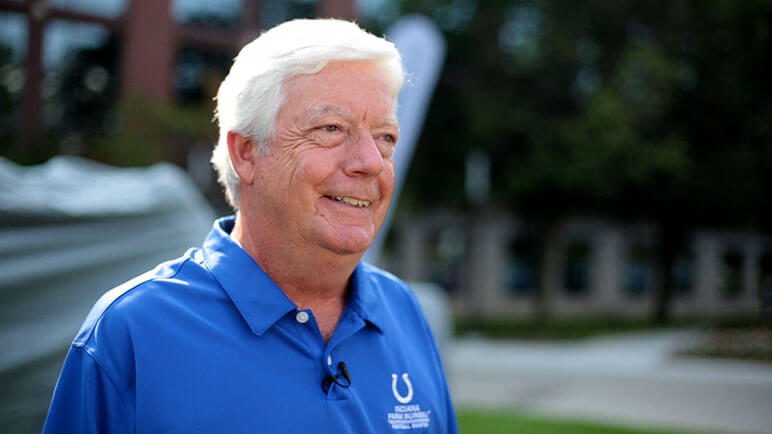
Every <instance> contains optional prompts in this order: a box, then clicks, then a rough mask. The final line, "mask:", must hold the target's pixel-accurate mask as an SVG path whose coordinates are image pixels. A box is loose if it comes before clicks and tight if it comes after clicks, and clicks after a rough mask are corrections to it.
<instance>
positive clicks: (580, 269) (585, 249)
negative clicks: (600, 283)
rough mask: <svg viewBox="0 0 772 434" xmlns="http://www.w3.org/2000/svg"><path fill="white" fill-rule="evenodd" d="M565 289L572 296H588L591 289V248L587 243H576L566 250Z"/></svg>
mask: <svg viewBox="0 0 772 434" xmlns="http://www.w3.org/2000/svg"><path fill="white" fill-rule="evenodd" d="M563 287H564V288H565V291H566V294H568V295H571V296H583V295H586V294H587V292H588V291H589V289H590V246H589V245H588V244H587V242H585V241H574V242H572V243H571V244H569V245H568V247H567V248H566V263H565V268H564V269H563Z"/></svg>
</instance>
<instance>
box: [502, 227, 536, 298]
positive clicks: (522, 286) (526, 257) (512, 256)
mask: <svg viewBox="0 0 772 434" xmlns="http://www.w3.org/2000/svg"><path fill="white" fill-rule="evenodd" d="M539 271H540V270H539V249H538V244H537V243H536V242H535V240H533V238H531V237H518V238H516V239H515V240H513V241H512V242H511V243H510V245H509V261H508V263H507V267H506V270H505V272H506V276H505V282H506V285H507V288H508V289H509V292H510V293H511V294H512V295H516V296H521V295H530V294H533V293H534V292H535V291H536V289H537V288H538V287H539V286H540V272H539Z"/></svg>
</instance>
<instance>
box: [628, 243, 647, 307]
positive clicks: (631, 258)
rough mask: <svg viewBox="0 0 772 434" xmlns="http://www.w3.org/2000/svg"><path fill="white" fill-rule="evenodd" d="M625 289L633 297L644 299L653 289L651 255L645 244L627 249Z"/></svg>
mask: <svg viewBox="0 0 772 434" xmlns="http://www.w3.org/2000/svg"><path fill="white" fill-rule="evenodd" d="M626 257H627V261H626V263H625V272H624V273H625V274H624V289H625V293H626V294H627V295H629V296H631V297H642V296H643V295H644V294H646V293H647V292H648V290H649V288H650V287H651V255H650V253H649V249H647V248H646V246H644V245H643V244H640V243H634V244H632V245H631V246H630V247H629V248H628V249H627V254H626Z"/></svg>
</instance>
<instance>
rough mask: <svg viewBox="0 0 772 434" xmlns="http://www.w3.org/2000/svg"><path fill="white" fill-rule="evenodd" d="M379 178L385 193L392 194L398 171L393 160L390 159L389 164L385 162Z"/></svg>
mask: <svg viewBox="0 0 772 434" xmlns="http://www.w3.org/2000/svg"><path fill="white" fill-rule="evenodd" d="M378 178H379V180H380V184H381V189H382V190H383V193H384V194H388V195H389V196H391V192H392V191H394V184H395V182H396V172H395V170H394V161H393V160H388V162H387V164H384V166H383V171H382V172H381V174H380V175H379V177H378Z"/></svg>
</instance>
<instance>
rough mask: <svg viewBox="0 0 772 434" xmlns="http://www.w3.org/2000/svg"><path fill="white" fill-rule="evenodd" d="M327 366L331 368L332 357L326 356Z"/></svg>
mask: <svg viewBox="0 0 772 434" xmlns="http://www.w3.org/2000/svg"><path fill="white" fill-rule="evenodd" d="M327 366H332V356H327Z"/></svg>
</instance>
